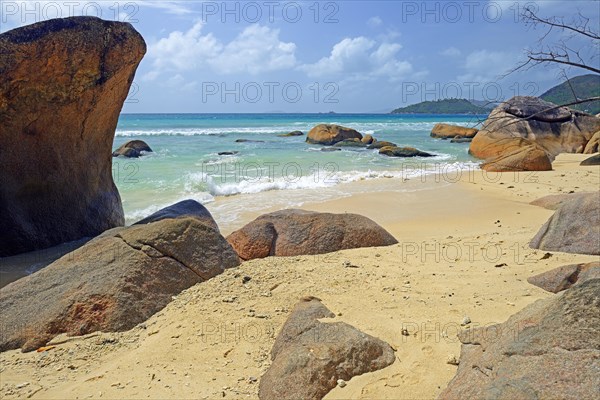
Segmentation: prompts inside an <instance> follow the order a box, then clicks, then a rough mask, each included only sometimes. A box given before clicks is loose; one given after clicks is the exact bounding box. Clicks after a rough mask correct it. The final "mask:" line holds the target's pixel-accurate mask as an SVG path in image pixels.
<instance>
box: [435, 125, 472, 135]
mask: <svg viewBox="0 0 600 400" xmlns="http://www.w3.org/2000/svg"><path fill="white" fill-rule="evenodd" d="M476 134H477V129H475V128H465V127H464V126H458V125H450V124H442V123H440V124H435V126H434V127H433V129H432V130H431V137H434V138H439V139H456V138H457V137H458V138H463V139H472V138H474V137H475V135H476Z"/></svg>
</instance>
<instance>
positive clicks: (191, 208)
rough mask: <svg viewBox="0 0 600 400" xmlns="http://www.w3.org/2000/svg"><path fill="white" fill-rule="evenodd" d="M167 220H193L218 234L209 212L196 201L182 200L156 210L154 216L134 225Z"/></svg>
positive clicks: (217, 228)
mask: <svg viewBox="0 0 600 400" xmlns="http://www.w3.org/2000/svg"><path fill="white" fill-rule="evenodd" d="M167 218H173V219H175V218H195V219H197V220H198V221H200V222H202V223H203V224H204V225H206V226H209V227H211V228H213V229H215V230H216V231H217V232H219V227H218V226H217V223H216V222H215V220H214V218H213V216H212V215H211V213H210V211H208V210H207V209H206V207H204V206H203V205H202V204H200V203H198V202H197V201H196V200H183V201H180V202H179V203H175V204H173V205H170V206H168V207H165V208H163V209H161V210H158V211H157V212H155V213H154V214H151V215H149V216H147V217H146V218H144V219H142V220H139V221H138V222H136V223H135V224H134V225H143V224H150V223H152V222H158V221H161V220H163V219H167Z"/></svg>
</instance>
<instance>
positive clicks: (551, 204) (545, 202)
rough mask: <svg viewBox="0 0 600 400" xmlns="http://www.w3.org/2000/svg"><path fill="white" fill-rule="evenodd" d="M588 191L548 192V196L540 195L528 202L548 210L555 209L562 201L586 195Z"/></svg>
mask: <svg viewBox="0 0 600 400" xmlns="http://www.w3.org/2000/svg"><path fill="white" fill-rule="evenodd" d="M590 193H591V192H582V193H562V194H550V195H548V196H544V197H540V198H539V199H536V200H534V201H532V202H531V203H529V204H531V205H533V206H538V207H544V208H546V209H548V210H557V209H558V207H560V206H561V205H562V204H563V203H565V202H567V201H571V200H573V199H576V198H577V197H579V196H585V195H588V194H590Z"/></svg>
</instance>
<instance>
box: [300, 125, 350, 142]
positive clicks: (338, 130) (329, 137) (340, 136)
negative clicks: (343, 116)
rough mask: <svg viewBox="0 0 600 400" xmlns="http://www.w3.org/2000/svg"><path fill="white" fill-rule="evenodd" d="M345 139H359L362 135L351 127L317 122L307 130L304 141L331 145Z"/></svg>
mask: <svg viewBox="0 0 600 400" xmlns="http://www.w3.org/2000/svg"><path fill="white" fill-rule="evenodd" d="M347 139H358V140H361V139H362V135H361V134H360V133H359V132H357V131H355V130H354V129H352V128H346V127H344V126H340V125H333V124H319V125H317V126H315V127H314V128H312V129H311V130H310V131H309V132H308V135H307V136H306V143H311V144H323V145H326V146H331V145H334V144H336V143H337V142H341V141H342V140H347Z"/></svg>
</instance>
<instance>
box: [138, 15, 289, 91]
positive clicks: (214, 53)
mask: <svg viewBox="0 0 600 400" xmlns="http://www.w3.org/2000/svg"><path fill="white" fill-rule="evenodd" d="M202 29H203V24H202V23H201V22H198V23H196V24H195V25H194V26H192V27H191V28H190V29H189V30H188V31H186V32H181V31H174V32H171V33H170V34H169V35H168V36H167V37H164V38H162V39H160V40H158V41H157V42H156V43H153V44H151V45H150V46H149V47H148V57H149V58H150V59H152V60H153V61H152V65H153V70H152V71H151V72H149V73H148V74H146V75H145V78H147V79H155V78H156V77H157V76H158V75H159V74H160V73H161V72H163V71H175V72H181V71H187V70H193V69H199V68H210V69H212V70H213V71H214V72H216V73H218V74H234V73H241V72H245V73H249V74H259V73H261V72H269V71H275V70H280V69H285V68H292V67H294V66H295V64H296V56H295V51H296V45H295V44H294V43H292V42H289V43H286V42H282V41H280V40H279V30H278V29H270V28H269V27H266V26H260V25H249V26H248V27H246V28H245V29H244V30H243V31H242V32H241V33H240V34H239V35H238V36H237V37H236V38H234V39H233V40H232V41H231V42H229V43H226V44H225V43H222V42H221V41H219V40H218V39H217V38H216V37H215V36H214V35H213V34H212V33H207V34H203V33H202Z"/></svg>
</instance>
